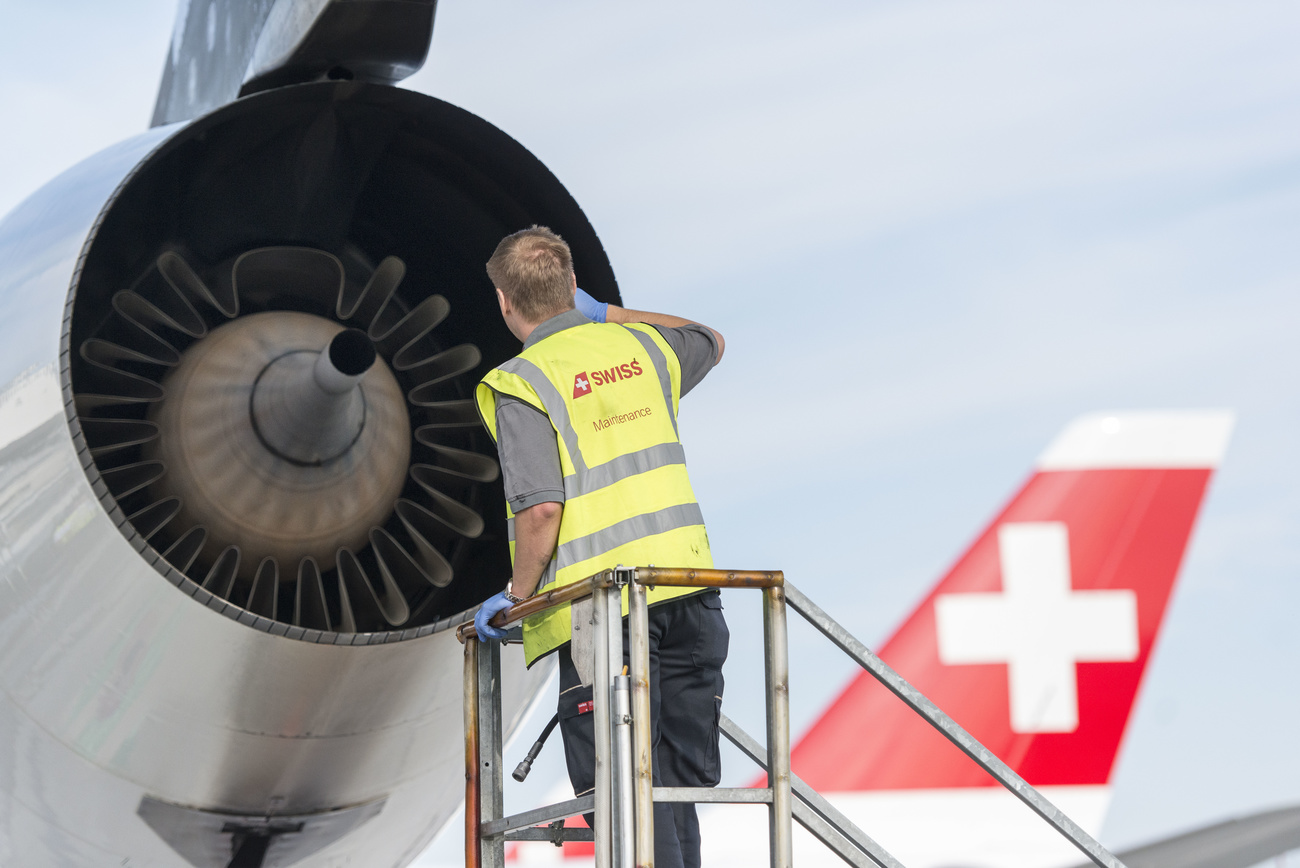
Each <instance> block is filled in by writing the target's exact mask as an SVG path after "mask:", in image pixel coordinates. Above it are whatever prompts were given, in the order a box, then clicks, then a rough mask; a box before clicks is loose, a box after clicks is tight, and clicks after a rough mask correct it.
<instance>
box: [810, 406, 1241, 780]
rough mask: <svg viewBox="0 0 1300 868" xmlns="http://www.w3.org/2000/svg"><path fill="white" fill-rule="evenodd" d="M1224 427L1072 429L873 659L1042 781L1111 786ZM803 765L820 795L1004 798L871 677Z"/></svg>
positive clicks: (1093, 420) (816, 730) (1202, 420)
mask: <svg viewBox="0 0 1300 868" xmlns="http://www.w3.org/2000/svg"><path fill="white" fill-rule="evenodd" d="M1231 428H1232V417H1231V415H1230V414H1228V413H1142V414H1098V415H1092V416H1086V417H1083V418H1081V419H1079V420H1077V421H1076V422H1074V423H1073V424H1071V425H1070V426H1069V427H1067V428H1066V430H1065V431H1064V433H1062V435H1061V436H1060V437H1059V438H1058V439H1057V440H1056V441H1055V442H1054V443H1053V444H1052V445H1051V446H1050V447H1049V448H1048V450H1047V451H1046V452H1045V453H1044V454H1043V456H1042V457H1041V458H1040V459H1039V462H1038V467H1037V469H1036V471H1035V472H1034V474H1033V475H1032V476H1031V477H1030V478H1029V480H1028V482H1026V483H1025V486H1024V487H1023V488H1022V489H1021V490H1020V492H1019V493H1018V494H1017V495H1016V496H1015V497H1014V498H1013V499H1012V501H1011V503H1010V504H1009V505H1008V506H1007V507H1006V508H1005V509H1004V510H1003V511H1002V513H1001V514H1000V515H998V516H997V518H996V519H994V521H993V523H992V524H991V525H989V527H988V528H987V529H986V530H985V531H984V532H983V533H982V534H980V536H979V537H978V539H976V541H975V543H974V545H972V546H971V548H970V549H969V550H968V551H967V552H966V554H965V555H963V556H962V557H961V559H960V560H958V561H957V563H956V565H955V566H954V567H953V568H952V570H951V571H950V572H949V573H948V574H947V575H946V576H945V577H944V578H943V580H942V581H940V582H939V584H938V585H937V586H936V587H935V588H934V589H933V590H932V591H931V592H930V594H929V596H927V597H926V598H925V600H924V601H923V602H922V603H921V605H920V606H919V607H918V608H917V609H916V610H915V611H914V612H913V613H912V615H911V616H910V617H909V618H908V619H907V620H906V621H905V622H904V623H903V625H902V627H900V628H899V630H898V632H897V633H895V634H894V636H893V637H892V638H891V639H890V640H889V641H888V642H887V643H885V645H884V646H883V647H882V648H881V649H880V651H879V653H880V656H881V657H882V658H883V659H884V660H885V661H886V662H888V663H889V664H890V665H891V666H893V667H894V668H895V669H897V670H898V671H899V672H900V673H901V674H902V675H903V676H904V677H905V678H907V679H908V680H910V681H911V682H912V683H913V684H914V685H916V687H917V688H918V689H920V690H921V691H922V692H923V693H925V694H926V695H927V696H929V697H930V698H931V699H932V700H934V702H936V703H937V704H938V705H939V707H940V708H942V709H944V710H945V711H947V712H948V713H949V714H950V715H952V716H953V717H954V718H955V719H956V720H957V722H958V723H960V724H961V725H962V726H964V727H966V729H967V730H969V731H970V732H971V733H972V734H973V735H974V736H975V737H976V738H977V739H979V740H980V741H981V742H982V743H983V744H984V745H985V746H986V747H988V748H989V749H990V750H992V751H993V752H994V753H995V754H997V755H998V756H1000V757H1002V758H1003V759H1004V760H1005V761H1006V762H1007V763H1009V764H1010V765H1011V766H1012V768H1014V769H1015V770H1016V771H1017V772H1018V773H1019V774H1020V775H1021V776H1022V777H1024V778H1025V779H1027V780H1028V781H1029V782H1030V783H1031V784H1033V785H1035V786H1047V785H1062V784H1073V785H1098V784H1105V783H1106V782H1107V781H1108V780H1109V778H1110V775H1111V770H1112V768H1113V766H1114V763H1115V757H1116V754H1117V752H1118V750H1119V745H1120V740H1121V738H1122V736H1123V734H1124V729H1125V726H1126V724H1127V722H1128V719H1129V714H1130V711H1131V709H1132V707H1133V703H1134V699H1135V697H1136V695H1137V690H1138V686H1139V683H1140V681H1141V678H1142V673H1143V670H1144V669H1145V667H1146V663H1147V660H1148V659H1149V657H1150V654H1151V649H1152V645H1153V644H1154V642H1155V639H1156V635H1157V633H1158V632H1159V629H1160V624H1161V621H1162V619H1163V618H1164V614H1165V608H1166V604H1167V603H1168V601H1169V594H1170V591H1171V590H1172V588H1173V584H1174V580H1175V578H1176V576H1177V573H1178V568H1179V564H1180V562H1181V560H1182V556H1183V551H1184V549H1185V548H1186V545H1187V540H1188V537H1189V535H1190V533H1191V529H1192V524H1193V522H1194V520H1195V518H1196V513H1197V510H1198V508H1199V506H1200V503H1201V499H1202V497H1203V495H1204V493H1205V488H1206V485H1207V483H1208V482H1209V479H1210V474H1211V473H1212V472H1213V469H1214V468H1215V467H1216V466H1217V464H1218V462H1219V460H1220V458H1221V457H1222V454H1223V451H1224V449H1225V448H1226V446H1227V440H1228V436H1229V434H1230V432H1231ZM793 761H794V769H795V771H796V772H797V773H798V774H799V775H801V776H802V777H803V778H804V779H806V780H807V781H808V782H809V783H810V784H811V785H812V786H814V787H815V788H817V789H818V790H820V791H822V792H848V791H863V790H899V789H917V788H931V789H941V788H942V789H946V788H953V787H976V786H992V785H993V782H992V780H991V779H990V778H989V777H988V776H986V775H985V774H984V773H983V772H982V771H980V770H979V769H978V768H977V767H976V766H975V765H974V764H973V763H971V762H970V761H969V760H967V759H966V758H965V757H964V756H962V755H961V754H960V752H958V751H957V749H956V748H954V747H953V746H952V745H951V744H949V743H948V742H947V741H946V740H945V739H944V738H942V737H941V736H940V735H939V734H938V733H937V732H935V731H934V730H933V729H932V728H931V727H930V726H929V725H928V724H926V723H925V722H923V721H922V720H921V719H920V718H918V717H917V716H916V715H915V714H913V713H912V712H911V711H910V710H909V709H907V708H906V707H905V706H904V705H903V704H902V703H901V702H899V701H898V700H897V699H895V698H894V697H893V696H892V695H890V694H888V693H887V692H886V691H885V690H884V689H883V688H882V687H880V685H879V684H877V683H876V682H875V681H874V680H873V679H872V678H870V676H868V675H866V674H865V673H864V674H863V675H861V676H859V677H858V678H856V679H855V680H854V681H853V682H852V683H850V684H849V686H848V688H847V689H846V690H845V691H844V692H843V693H842V694H841V695H840V696H839V698H838V699H836V700H835V702H834V703H833V704H832V705H831V706H830V708H829V709H828V710H827V711H826V713H825V714H824V715H823V716H822V718H821V719H820V720H818V721H817V723H816V724H814V725H813V727H812V728H811V729H810V730H809V731H808V733H807V734H806V735H805V736H804V737H803V738H802V739H801V740H800V741H799V742H798V744H797V745H796V748H795V752H794V760H793Z"/></svg>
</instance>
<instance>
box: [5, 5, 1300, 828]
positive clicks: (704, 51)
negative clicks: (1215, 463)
mask: <svg viewBox="0 0 1300 868" xmlns="http://www.w3.org/2000/svg"><path fill="white" fill-rule="evenodd" d="M174 11H175V6H174V3H173V2H171V0H117V2H115V3H113V4H104V3H99V2H91V0H59V2H50V3H46V2H41V3H37V2H35V0H0V20H3V21H5V27H4V28H3V30H2V31H0V57H3V58H4V59H5V66H6V81H5V84H4V85H3V86H2V87H0V117H3V119H4V122H3V124H0V165H3V166H4V167H5V168H4V172H3V174H0V212H7V211H8V210H10V208H12V207H13V206H14V205H15V204H17V202H19V201H20V200H21V199H22V198H23V197H24V196H25V195H26V194H28V193H30V192H32V191H33V190H35V189H36V188H37V187H38V186H39V185H40V184H41V183H42V182H43V181H44V180H47V179H48V178H50V177H52V176H53V175H54V174H56V173H57V172H58V171H60V170H62V169H63V168H66V167H67V166H69V165H71V164H72V163H74V162H75V161H77V160H78V159H80V158H82V157H84V156H87V155H89V154H91V153H93V152H95V151H97V150H99V149H100V148H102V147H105V146H107V145H109V144H111V143H113V142H115V141H117V140H120V139H122V138H126V137H128V136H130V135H132V134H134V133H136V132H138V131H140V130H142V129H143V128H144V127H145V126H147V124H148V119H149V116H150V113H151V111H152V106H153V100H154V94H155V92H156V88H157V82H158V78H159V75H160V73H161V69H162V64H163V58H164V56H165V52H166V50H167V46H168V43H169V39H170V29H171V21H172V17H173V15H174ZM1297 44H1300V7H1296V6H1295V5H1294V4H1286V3H1280V2H1279V3H1268V2H1237V3H1231V4H1229V3H1197V2H1178V3H1174V2H1142V3H1131V2H1128V3H1119V2H1089V3H1077V2H1075V3H1057V4H1040V3H1031V2H983V3H959V2H918V3H912V4H902V3H894V2H875V3H862V2H858V3H849V2H842V3H832V2H812V3H806V4H800V5H798V6H797V7H796V6H793V5H791V4H775V3H764V2H746V3H739V2H714V3H708V4H700V3H683V2H666V3H658V4H652V5H644V4H643V5H638V6H631V5H625V4H610V3H598V2H552V3H546V4H538V3H528V2H525V0H515V2H505V0H490V2H489V0H479V2H473V3H471V2H469V0H442V2H441V3H440V4H439V10H438V22H437V26H436V28H435V35H434V41H433V47H432V50H431V52H430V58H429V62H428V63H427V64H426V66H425V68H424V69H423V70H422V71H421V72H419V73H418V74H417V75H416V76H414V77H413V78H412V79H410V80H409V81H408V82H407V86H409V87H411V88H413V89H416V90H420V91H424V92H426V93H430V94H433V95H435V96H439V97H441V98H443V99H447V100H449V101H451V102H453V103H456V104H458V105H461V106H463V107H465V108H468V109H470V110H471V111H474V112H476V113H477V114H479V115H481V116H483V117H485V118H486V119H488V120H490V121H492V122H493V123H495V124H497V125H498V126H500V127H501V128H502V129H504V130H505V131H506V132H508V133H510V134H511V135H513V136H514V137H515V138H517V139H518V140H520V141H521V142H522V143H524V144H525V145H526V146H527V147H528V148H530V149H531V150H532V151H533V152H534V153H536V154H537V155H538V156H539V157H540V158H541V159H542V160H543V161H544V162H545V163H546V164H547V165H548V166H550V168H551V169H552V170H553V171H554V172H555V173H556V175H557V176H559V178H560V179H561V180H562V181H564V183H565V184H566V185H567V186H568V188H569V190H570V191H571V192H572V193H573V194H574V196H575V197H576V198H577V200H578V201H579V202H580V203H581V204H582V206H583V208H584V209H585V210H586V212H587V214H588V216H589V217H590V218H591V220H592V223H593V224H594V225H595V226H596V229H597V231H598V232H599V233H600V236H601V239H602V241H603V242H604V244H605V247H606V249H607V251H608V252H609V255H610V259H611V261H612V262H613V265H614V268H615V272H616V273H617V275H618V277H619V281H620V285H621V287H622V289H623V293H624V296H625V298H627V299H628V301H629V303H631V304H632V305H634V306H638V307H645V308H650V309H657V310H666V311H669V312H673V313H680V314H682V315H685V316H690V317H693V318H696V319H699V320H701V321H704V322H707V323H709V324H710V325H713V326H715V327H716V328H718V329H719V330H721V331H722V332H723V333H724V334H725V335H726V336H727V341H728V349H727V358H726V360H725V362H724V364H723V365H722V366H721V367H719V368H718V369H717V370H716V371H715V372H714V373H713V374H712V375H711V376H710V378H709V380H707V381H706V383H705V385H703V386H701V388H700V391H699V392H698V393H697V394H695V395H692V396H691V397H690V398H688V399H687V403H686V406H685V408H684V412H683V429H684V431H683V435H684V437H685V439H686V443H687V447H688V451H689V455H690V460H691V466H692V475H693V478H694V480H695V483H696V488H697V491H698V493H699V496H700V499H701V501H702V503H703V505H704V507H705V510H706V516H708V519H709V523H710V534H711V538H712V540H713V543H714V546H715V557H716V559H717V561H718V563H719V564H721V565H726V566H736V567H774V568H781V569H784V570H785V571H786V573H787V575H788V576H789V577H790V578H791V580H792V581H793V582H795V583H796V584H797V585H799V586H800V587H801V588H803V589H804V590H805V591H807V592H809V593H810V594H811V595H812V596H813V597H814V598H815V599H818V600H819V601H821V602H822V604H823V605H825V606H827V607H828V608H831V607H833V609H834V611H835V612H836V613H837V616H839V617H841V620H842V621H843V622H844V623H845V624H846V625H847V626H849V627H850V628H851V629H853V630H854V631H855V632H856V633H858V634H859V635H860V636H862V637H863V638H864V639H865V640H866V641H868V642H869V643H872V642H879V641H880V640H882V639H883V638H884V637H885V636H886V635H888V633H889V631H890V629H891V628H892V626H893V625H894V624H896V623H897V622H898V621H899V620H900V619H901V618H902V617H903V616H904V615H905V614H906V613H907V611H908V610H909V609H910V608H911V606H912V605H914V604H915V602H916V601H917V600H918V599H919V598H920V597H921V596H922V595H923V594H924V592H925V591H926V589H927V588H928V587H929V585H930V584H931V583H932V582H933V581H934V580H935V579H937V578H938V576H939V575H940V574H941V573H942V572H943V571H944V570H945V568H946V567H947V565H948V564H949V563H950V562H951V561H952V560H953V559H954V558H955V557H956V556H957V555H958V554H959V553H960V552H961V551H962V550H963V549H964V548H965V546H966V545H967V543H968V542H969V541H970V539H971V538H972V536H973V535H974V534H975V532H976V531H977V530H979V529H980V528H981V527H982V526H983V524H984V523H985V522H986V521H987V520H988V518H989V517H990V516H991V514H992V513H993V511H994V510H995V509H996V508H997V507H998V506H1000V505H1001V503H1002V502H1003V501H1004V500H1005V499H1006V498H1007V497H1008V496H1010V495H1011V494H1012V493H1013V492H1014V491H1015V489H1016V488H1017V487H1018V485H1019V484H1020V482H1021V481H1022V480H1023V478H1024V477H1025V475H1026V474H1027V473H1028V471H1029V469H1030V467H1031V465H1032V462H1033V460H1034V458H1035V456H1036V455H1037V454H1038V452H1039V451H1041V449H1042V448H1043V447H1044V446H1045V445H1046V443H1047V442H1048V440H1050V439H1051V437H1052V436H1053V435H1054V434H1055V433H1056V432H1057V431H1058V430H1059V429H1060V428H1061V427H1062V426H1063V425H1064V424H1065V423H1066V422H1068V421H1069V420H1070V419H1071V418H1073V417H1074V416H1076V415H1079V414H1081V413H1084V412H1088V411H1092V410H1099V409H1138V408H1143V409H1145V408H1199V407H1228V408H1232V409H1234V410H1236V411H1237V413H1238V427H1237V432H1236V435H1235V437H1234V440H1233V443H1232V445H1231V447H1230V449H1229V453H1228V458H1227V461H1226V463H1225V465H1224V466H1223V468H1222V470H1221V472H1220V474H1219V475H1218V477H1217V478H1216V480H1215V483H1214V485H1213V488H1212V489H1211V493H1210V497H1209V499H1208V501H1207V503H1206V506H1205V508H1204V511H1203V513H1202V517H1201V522H1200V526H1199V530H1198V532H1197V535H1196V537H1195V540H1194V544H1193V546H1192V548H1191V551H1190V553H1189V555H1188V558H1187V560H1186V562H1185V565H1184V571H1183V577H1182V581H1181V583H1180V586H1179V588H1178V590H1177V591H1176V594H1175V598H1174V602H1173V605H1172V608H1171V611H1170V614H1169V616H1168V619H1167V621H1166V625H1165V631H1164V635H1163V637H1162V638H1161V640H1160V643H1159V645H1158V646H1157V652H1156V656H1155V659H1154V661H1153V663H1152V665H1151V666H1150V668H1149V670H1148V673H1147V679H1146V685H1145V688H1144V692H1143V696H1142V698H1141V700H1140V705H1139V708H1138V710H1137V713H1136V717H1135V719H1134V721H1133V723H1132V726H1131V728H1130V731H1129V734H1128V738H1127V742H1126V746H1125V750H1124V753H1123V754H1122V756H1121V760H1120V766H1119V769H1118V772H1117V775H1116V779H1115V783H1116V798H1115V802H1114V804H1113V807H1112V810H1111V814H1110V819H1109V820H1108V822H1107V825H1106V827H1105V829H1104V831H1103V840H1104V841H1105V842H1106V843H1108V844H1110V845H1112V846H1115V847H1123V846H1125V845H1128V844H1132V843H1135V842H1140V841H1142V840H1145V839H1148V838H1151V837H1154V836H1157V835H1161V834H1164V833H1168V832H1173V831H1176V830H1179V829H1182V828H1185V827H1187V826H1189V825H1192V824H1195V823H1198V822H1202V821H1209V820H1212V819H1216V818H1220V817H1222V816H1224V815H1226V814H1231V813H1240V812H1244V811H1247V810H1252V809H1256V808H1260V807H1265V806H1271V805H1280V804H1289V803H1296V802H1300V751H1297V750H1295V748H1294V742H1293V732H1294V723H1293V721H1294V720H1296V719H1297V717H1298V716H1300V699H1298V697H1297V691H1296V690H1295V689H1294V688H1293V687H1292V686H1291V685H1292V684H1293V683H1294V680H1295V679H1294V675H1292V674H1290V673H1293V672H1295V671H1296V670H1297V669H1300V637H1298V636H1297V631H1296V630H1295V628H1294V623H1295V617H1294V612H1295V610H1296V608H1297V606H1298V605H1300V534H1297V532H1296V529H1297V527H1300V457H1297V450H1296V448H1295V446H1294V444H1295V442H1296V434H1295V432H1296V431H1297V430H1300V393H1298V390H1297V385H1298V380H1300V378H1298V377H1297V374H1300V342H1298V341H1297V340H1296V339H1295V338H1294V337H1293V332H1294V331H1295V330H1296V328H1297V327H1300V292H1297V288H1300V243H1298V242H1297V237H1300V60H1297V57H1296V51H1295V46H1296V45H1297ZM733 611H735V616H734V617H733V619H732V620H733V625H734V627H735V633H736V636H737V640H736V641H737V649H738V651H737V652H736V653H735V654H733V661H734V662H733V663H730V664H729V667H728V677H729V679H730V683H731V684H732V685H733V686H734V685H737V684H742V683H744V682H745V680H746V679H748V678H751V677H754V674H755V673H757V672H760V671H761V668H760V666H759V664H758V663H757V661H748V660H746V659H745V656H746V654H747V652H746V651H745V650H744V649H745V648H749V647H750V646H748V645H746V644H745V643H747V642H749V643H752V642H753V641H755V639H756V632H755V630H754V629H753V628H752V627H746V626H745V623H744V622H750V623H751V624H752V623H753V622H754V619H753V618H752V617H746V616H747V615H749V614H751V613H750V612H747V611H745V610H744V608H743V607H741V606H740V605H736V606H733ZM794 638H795V644H794V648H793V649H792V656H793V661H792V662H793V666H794V670H795V677H796V686H795V693H794V700H795V703H796V706H797V708H796V728H799V726H800V725H801V724H806V723H807V722H809V721H810V720H811V718H812V717H813V716H814V715H815V713H816V711H817V710H818V709H819V708H820V707H821V706H822V705H823V704H824V703H825V702H826V701H828V700H829V698H830V697H831V696H832V695H833V694H834V692H835V691H836V690H837V689H838V688H839V686H840V685H841V684H842V683H843V682H844V681H845V680H846V679H847V678H848V677H849V676H850V674H851V671H850V668H849V664H847V663H845V664H841V663H839V662H838V661H834V660H830V657H829V655H828V654H827V653H826V647H827V646H824V645H822V644H820V643H819V642H818V641H816V640H814V639H813V638H812V637H811V636H808V635H805V634H804V633H802V632H796V634H795V637H794ZM741 693H742V689H740V688H737V689H736V691H735V694H734V696H735V698H734V700H733V699H732V697H729V700H728V701H729V703H731V702H732V701H734V702H735V703H736V714H735V715H734V716H736V717H738V718H741V719H744V718H745V715H746V714H747V713H751V712H753V711H754V710H755V709H757V701H758V698H757V694H756V691H755V696H754V698H753V699H752V700H747V699H745V698H744V696H742V695H741ZM556 747H558V746H552V748H551V749H548V753H550V752H552V751H554V749H555V748H556ZM543 768H544V767H543ZM551 768H552V769H553V770H554V769H558V764H556V765H553V766H552V767H551ZM542 773H543V772H542V769H541V768H539V772H538V773H537V774H542ZM737 773H738V774H739V772H737ZM747 774H748V773H747V772H745V774H742V775H740V776H741V777H744V776H747Z"/></svg>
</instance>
